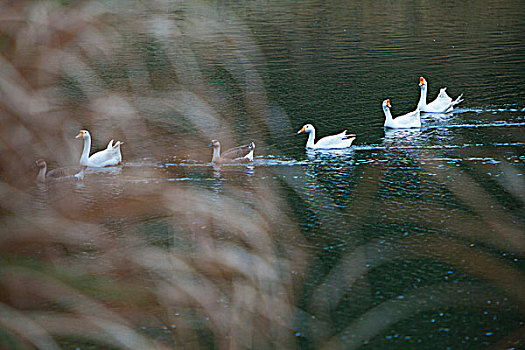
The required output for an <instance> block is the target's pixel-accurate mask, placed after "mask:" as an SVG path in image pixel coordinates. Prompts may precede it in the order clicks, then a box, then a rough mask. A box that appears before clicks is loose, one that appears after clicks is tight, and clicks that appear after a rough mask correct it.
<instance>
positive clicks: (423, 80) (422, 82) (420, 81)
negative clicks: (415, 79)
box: [419, 77, 425, 86]
mask: <svg viewBox="0 0 525 350" xmlns="http://www.w3.org/2000/svg"><path fill="white" fill-rule="evenodd" d="M423 85H425V78H423V77H419V86H423Z"/></svg>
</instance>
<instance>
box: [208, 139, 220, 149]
mask: <svg viewBox="0 0 525 350" xmlns="http://www.w3.org/2000/svg"><path fill="white" fill-rule="evenodd" d="M208 147H213V148H219V147H221V144H220V143H219V141H217V140H211V142H210V144H209V145H208Z"/></svg>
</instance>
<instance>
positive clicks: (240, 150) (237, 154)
mask: <svg viewBox="0 0 525 350" xmlns="http://www.w3.org/2000/svg"><path fill="white" fill-rule="evenodd" d="M254 148H255V144H254V143H253V142H252V143H250V144H248V145H243V146H239V147H234V148H230V149H229V150H227V151H225V152H223V153H222V154H221V158H223V159H231V160H233V159H238V158H244V157H246V156H248V155H250V153H251V154H253V149H254Z"/></svg>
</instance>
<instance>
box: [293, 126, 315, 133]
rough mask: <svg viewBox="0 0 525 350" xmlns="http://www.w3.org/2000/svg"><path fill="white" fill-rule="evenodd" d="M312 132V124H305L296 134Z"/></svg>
mask: <svg viewBox="0 0 525 350" xmlns="http://www.w3.org/2000/svg"><path fill="white" fill-rule="evenodd" d="M313 131H315V129H314V126H313V125H312V124H306V125H304V126H303V127H302V128H301V130H299V131H298V132H297V133H298V134H300V133H303V132H307V133H311V132H313Z"/></svg>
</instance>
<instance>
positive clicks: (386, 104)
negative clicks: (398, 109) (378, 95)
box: [383, 98, 392, 109]
mask: <svg viewBox="0 0 525 350" xmlns="http://www.w3.org/2000/svg"><path fill="white" fill-rule="evenodd" d="M390 107H392V105H391V104H390V99H388V98H387V99H386V100H384V101H383V109H387V108H390Z"/></svg>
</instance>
